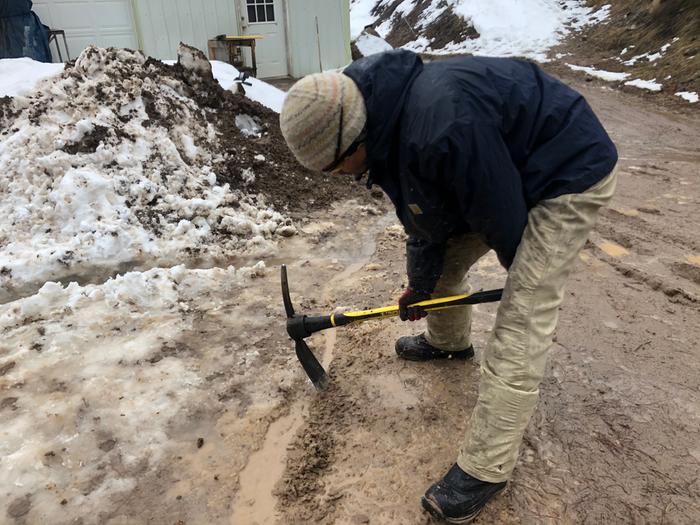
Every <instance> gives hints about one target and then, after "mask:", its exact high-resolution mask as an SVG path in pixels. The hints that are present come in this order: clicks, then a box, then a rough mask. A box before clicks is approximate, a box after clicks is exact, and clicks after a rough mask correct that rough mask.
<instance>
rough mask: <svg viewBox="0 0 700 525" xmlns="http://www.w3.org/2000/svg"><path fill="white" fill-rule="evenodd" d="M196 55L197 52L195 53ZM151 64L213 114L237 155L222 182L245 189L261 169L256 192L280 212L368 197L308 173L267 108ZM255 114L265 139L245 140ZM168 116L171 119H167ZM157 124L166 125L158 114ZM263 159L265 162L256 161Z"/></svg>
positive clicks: (224, 146)
mask: <svg viewBox="0 0 700 525" xmlns="http://www.w3.org/2000/svg"><path fill="white" fill-rule="evenodd" d="M195 51H196V50H195ZM151 62H152V63H153V64H154V65H155V66H156V67H157V68H158V69H159V72H160V73H161V74H162V75H164V76H174V77H176V78H178V79H180V80H186V81H189V82H190V87H191V88H192V91H191V93H188V95H189V96H191V97H192V98H194V99H195V100H196V101H197V102H198V104H199V105H200V106H201V107H202V108H204V109H205V110H207V117H208V119H209V120H210V122H212V123H213V124H214V125H215V126H216V128H217V130H218V131H219V133H220V134H221V136H220V144H219V147H220V149H221V153H223V154H226V153H228V154H232V152H235V154H234V162H227V163H226V164H225V165H224V166H221V168H222V169H223V170H224V171H223V173H221V176H220V181H221V182H224V183H225V182H228V183H229V184H231V186H232V187H240V186H241V184H242V176H241V172H242V170H244V169H246V168H255V170H254V171H255V174H256V178H255V182H254V183H253V184H252V186H251V189H252V190H253V191H256V192H260V193H262V194H264V195H265V196H266V197H268V198H269V200H270V201H271V202H272V203H273V204H274V205H275V207H276V208H278V209H280V210H288V211H290V212H295V211H307V210H314V209H318V208H325V207H328V206H330V204H331V203H333V202H335V201H337V200H339V199H344V198H347V197H350V196H353V197H357V198H365V197H366V192H362V191H361V190H360V188H358V187H356V186H348V184H347V181H346V180H344V179H343V178H341V177H335V176H329V175H325V174H323V173H318V172H314V171H311V170H307V169H306V168H304V167H303V166H301V165H300V164H299V163H298V162H297V161H296V159H295V158H294V156H293V155H292V153H291V152H290V151H289V149H288V148H287V146H286V144H285V142H284V137H283V136H282V132H281V131H280V127H279V115H278V114H277V113H275V112H274V111H272V110H270V109H268V108H266V107H265V106H263V105H262V104H259V103H258V102H255V101H253V100H250V99H249V98H247V97H245V96H243V95H242V94H239V93H236V94H234V93H232V92H231V91H227V90H224V89H223V88H222V87H221V86H220V85H219V83H218V82H216V80H214V78H213V77H210V78H203V77H202V76H201V75H189V74H188V72H187V71H186V70H184V69H183V68H182V67H181V66H180V65H179V64H175V65H173V66H168V65H166V64H163V63H162V62H159V61H157V60H153V59H151ZM241 114H245V115H250V116H252V117H254V118H255V119H256V121H257V122H258V123H259V124H260V125H261V127H262V129H263V133H262V136H261V137H260V138H257V139H256V138H251V137H246V136H244V135H243V134H242V133H241V131H240V130H239V129H238V127H237V126H236V124H235V119H236V116H237V115H241ZM166 117H167V116H166ZM152 120H154V121H155V122H157V123H161V124H162V123H163V116H161V115H158V114H157V112H156V113H154V114H153V115H152ZM257 155H263V156H264V157H265V159H266V160H265V161H259V160H256V159H255V157H256V156H257Z"/></svg>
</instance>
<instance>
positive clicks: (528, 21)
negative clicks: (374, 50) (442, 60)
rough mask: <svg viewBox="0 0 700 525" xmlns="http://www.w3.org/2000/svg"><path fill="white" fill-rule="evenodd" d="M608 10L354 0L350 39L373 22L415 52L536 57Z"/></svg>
mask: <svg viewBox="0 0 700 525" xmlns="http://www.w3.org/2000/svg"><path fill="white" fill-rule="evenodd" d="M609 10H610V6H608V5H606V6H603V7H602V8H600V9H598V10H595V9H593V8H590V7H587V6H586V5H585V2H582V1H579V0H519V1H517V2H516V1H513V0H399V1H394V0H352V1H351V6H350V13H351V32H352V35H353V37H356V36H357V35H359V34H360V32H361V31H362V30H363V28H364V26H366V25H368V24H374V27H375V29H376V30H377V32H378V33H379V35H380V36H381V37H382V38H384V39H386V40H388V41H389V43H391V44H393V45H401V46H402V47H404V48H407V49H411V50H414V51H417V52H424V53H434V54H450V53H472V54H475V55H492V56H521V57H528V58H532V59H534V60H538V61H546V60H547V51H548V50H549V48H551V47H552V46H554V45H556V44H557V43H558V42H559V41H560V40H561V39H562V38H563V37H564V36H565V35H567V34H568V33H570V32H571V31H572V30H577V29H580V28H582V27H584V26H586V25H589V24H595V23H599V22H601V21H603V20H605V19H606V18H607V17H608V15H609ZM449 33H453V34H452V35H450V34H449ZM450 36H452V37H453V38H449V37H450Z"/></svg>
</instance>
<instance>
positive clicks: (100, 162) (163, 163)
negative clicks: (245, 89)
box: [0, 47, 289, 303]
mask: <svg viewBox="0 0 700 525" xmlns="http://www.w3.org/2000/svg"><path fill="white" fill-rule="evenodd" d="M193 64H194V63H193ZM195 65H197V68H196V69H201V68H205V70H206V68H208V67H209V66H208V62H207V61H206V59H204V60H203V62H202V63H201V64H195ZM185 71H186V73H185V74H184V75H185V76H187V75H189V80H187V78H182V77H179V76H178V75H177V74H175V72H174V68H168V67H167V66H164V65H163V64H162V63H159V62H155V61H150V60H147V59H146V57H145V56H144V55H143V54H141V53H140V52H132V51H129V50H124V49H110V50H105V49H99V48H96V47H88V48H87V49H86V50H85V51H84V52H83V53H82V54H81V55H80V56H79V57H78V58H77V60H76V62H75V65H74V66H73V67H71V68H68V69H66V71H64V72H63V73H62V74H60V75H59V76H57V77H54V78H51V79H47V80H43V81H41V82H40V83H39V85H38V86H37V90H36V92H35V93H33V94H31V96H28V97H22V96H18V97H16V98H15V99H14V109H15V111H18V114H16V115H14V116H13V117H11V118H10V121H9V122H7V123H6V124H5V126H4V127H2V128H0V129H2V131H1V132H0V216H2V217H3V220H2V221H1V222H0V246H2V247H3V249H2V252H1V253H0V303H2V302H6V301H8V300H10V299H12V298H15V297H18V296H21V295H26V294H27V293H32V292H33V291H34V290H36V289H38V288H39V287H40V286H41V284H43V283H44V282H46V281H47V280H58V279H68V278H71V279H73V278H79V279H81V280H82V282H86V281H87V282H90V281H91V276H97V277H98V278H99V279H101V280H104V278H106V277H107V276H108V275H111V274H113V273H114V272H116V271H124V270H125V269H129V268H140V269H147V268H151V267H153V266H162V265H164V266H173V265H175V264H178V263H181V262H186V261H188V260H191V259H193V258H197V259H198V260H200V261H201V263H204V264H206V263H207V261H209V263H211V261H215V260H217V259H226V258H229V257H231V255H232V254H238V255H241V254H252V255H254V254H265V253H269V252H270V250H271V249H272V247H273V237H274V236H275V234H276V233H279V232H280V231H281V229H283V228H285V227H289V221H288V220H287V219H285V217H283V216H282V215H280V214H279V213H277V212H275V211H274V210H272V209H271V208H270V207H269V206H267V205H266V204H265V202H264V200H262V198H260V197H259V196H257V195H251V194H249V193H247V192H246V191H245V184H244V182H243V175H242V173H241V174H239V176H240V177H241V182H240V184H241V187H237V188H231V187H230V186H229V185H228V184H220V183H218V182H217V181H218V174H219V173H221V172H224V173H230V171H231V166H232V165H235V163H236V161H235V155H236V154H237V152H235V151H233V152H230V156H228V153H227V154H226V155H223V154H220V153H217V150H216V148H215V146H216V144H217V141H218V136H217V132H216V130H215V129H214V127H213V125H212V124H211V122H210V116H211V111H212V110H209V109H207V108H205V107H202V106H201V105H200V104H199V103H198V102H197V101H196V100H195V99H194V98H193V97H196V96H205V95H206V89H205V87H204V84H203V83H201V82H200V81H201V80H202V79H203V78H204V77H203V76H202V74H203V73H202V71H196V70H192V71H190V72H189V73H187V71H188V70H185ZM210 78H211V77H210ZM198 82H199V84H198ZM211 82H213V79H212V80H211ZM190 83H194V84H192V85H190ZM193 86H194V87H193ZM209 96H210V98H212V97H213V98H217V97H215V96H214V95H209ZM215 102H218V100H215ZM1 115H2V113H0V119H1V118H2V117H1ZM244 168H246V167H245V166H244ZM76 276H77V277H76Z"/></svg>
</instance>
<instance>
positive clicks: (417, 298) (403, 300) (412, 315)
mask: <svg viewBox="0 0 700 525" xmlns="http://www.w3.org/2000/svg"><path fill="white" fill-rule="evenodd" d="M428 299H430V294H429V293H427V292H419V291H417V290H414V289H413V288H406V291H405V292H404V293H403V294H402V295H401V297H399V317H400V318H401V320H402V321H406V320H408V321H418V320H419V319H423V317H425V316H426V315H428V312H426V311H425V310H424V309H423V308H421V307H420V306H414V307H412V308H409V307H408V305H409V304H414V303H419V302H421V301H426V300H428Z"/></svg>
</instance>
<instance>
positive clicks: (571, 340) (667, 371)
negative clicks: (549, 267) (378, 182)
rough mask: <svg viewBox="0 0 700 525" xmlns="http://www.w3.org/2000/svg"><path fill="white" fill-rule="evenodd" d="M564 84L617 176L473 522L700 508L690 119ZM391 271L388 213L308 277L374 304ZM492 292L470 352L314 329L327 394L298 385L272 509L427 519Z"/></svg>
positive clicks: (698, 276)
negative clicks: (430, 357) (360, 259)
mask: <svg viewBox="0 0 700 525" xmlns="http://www.w3.org/2000/svg"><path fill="white" fill-rule="evenodd" d="M572 82H575V80H572ZM576 87H577V88H579V89H580V90H581V91H583V92H584V94H585V95H586V96H587V98H588V99H589V101H590V102H591V104H592V105H593V106H594V108H595V109H596V110H597V112H598V113H599V115H600V116H601V119H602V120H603V121H604V123H605V125H606V127H607V128H608V129H609V131H610V132H611V134H612V135H613V137H614V139H615V141H616V143H617V144H618V146H619V150H620V168H621V173H620V182H619V186H618V190H617V195H616V197H615V199H614V202H613V203H612V205H611V206H610V208H609V209H607V210H605V211H604V212H603V214H602V216H601V218H600V221H599V225H598V226H597V228H596V230H595V232H594V234H593V235H592V237H591V239H590V242H589V243H588V244H587V246H586V248H585V249H584V251H583V253H582V254H581V258H580V259H581V260H580V262H579V264H578V266H577V268H576V271H575V273H574V275H573V277H572V278H571V280H570V284H569V286H568V291H567V295H566V299H565V301H564V305H563V307H562V312H561V320H560V323H559V328H558V331H557V336H556V340H555V341H556V342H555V344H554V346H553V348H552V351H551V356H550V363H549V367H548V372H547V375H546V379H545V381H544V383H543V385H542V388H541V398H540V403H539V407H538V410H537V412H536V414H535V416H534V417H533V419H532V421H531V423H530V425H529V427H528V430H527V432H526V435H525V441H524V446H523V448H522V450H521V459H520V461H519V464H518V466H517V468H516V471H515V474H514V478H513V480H512V482H511V483H510V485H509V488H508V489H507V490H506V491H505V492H504V493H503V494H502V495H501V496H499V497H498V498H497V499H496V500H495V501H494V502H493V504H491V505H490V506H489V507H488V508H487V509H486V511H485V512H484V513H483V514H482V515H481V517H480V518H479V519H478V522H480V523H493V522H496V523H547V522H549V523H574V522H575V523H627V522H633V523H643V522H653V523H697V522H698V521H700V503H698V502H700V480H699V479H698V471H699V468H700V439H699V438H698V436H699V435H700V405H699V403H698V385H699V381H698V377H700V347H699V346H698V342H697V341H698V339H700V218H699V216H698V213H699V211H700V207H699V204H700V145H699V144H698V142H697V137H699V136H700V121H698V119H697V118H695V119H693V118H688V116H679V115H677V114H671V113H665V112H661V111H654V110H650V109H648V107H645V105H643V103H642V102H641V101H639V100H638V99H635V98H632V97H630V96H628V95H625V94H622V93H619V92H615V91H611V90H608V89H603V88H600V87H597V86H591V85H586V84H583V83H581V84H580V85H577V86H576ZM696 116H697V114H696ZM374 220H375V218H374V217H369V218H366V219H363V220H362V224H363V226H365V225H366V226H365V227H368V226H369V225H370V224H372V221H374ZM391 224H393V223H391ZM471 278H472V285H473V286H474V287H475V288H476V289H479V288H484V289H488V288H492V287H500V286H502V284H503V281H504V279H505V273H504V272H503V271H502V270H501V269H500V267H499V266H498V264H497V262H496V260H495V257H494V256H493V254H491V255H489V256H487V257H486V258H485V259H484V260H482V261H481V262H480V263H479V265H478V266H477V267H476V269H475V271H473V273H472V277H471ZM403 280H404V257H403V237H402V235H401V231H400V229H398V228H396V227H395V226H392V225H390V226H389V227H388V228H386V229H384V230H383V231H380V232H379V234H378V236H377V240H376V249H375V250H374V253H373V254H372V255H371V256H370V257H369V259H368V260H367V262H366V264H365V265H364V266H362V267H360V268H358V269H357V270H356V271H353V272H346V273H345V275H344V276H343V278H342V279H337V280H335V281H333V282H330V283H327V284H326V285H325V286H323V287H322V291H321V290H319V291H317V292H316V293H321V294H323V295H325V297H327V298H328V299H329V300H330V299H335V302H336V303H337V304H343V305H353V306H359V307H361V306H369V305H378V304H382V303H386V302H387V301H390V300H391V299H392V298H395V297H396V296H397V295H398V293H399V292H400V287H401V283H402V282H403ZM307 292H308V293H309V294H311V293H312V292H315V291H314V290H313V289H309V290H308V291H307ZM331 302H333V301H331ZM314 306H318V307H321V306H324V305H322V304H319V305H314ZM495 308H496V307H495V306H493V305H480V306H478V307H476V313H475V320H474V327H473V332H474V335H473V338H474V343H475V346H476V348H477V356H476V361H475V362H469V363H459V362H444V363H431V364H415V363H406V362H401V361H399V360H397V359H396V357H395V355H394V352H393V343H394V340H395V339H396V338H397V337H398V336H400V335H404V334H408V333H418V332H419V331H421V330H422V326H421V325H420V324H402V323H400V322H399V321H386V322H381V323H377V322H375V323H365V324H363V325H359V326H357V327H350V328H345V329H339V330H338V331H337V333H336V334H332V335H325V336H324V335H317V336H314V338H313V339H312V341H313V347H314V348H315V349H316V350H317V353H321V352H322V350H323V349H324V348H326V347H327V346H328V338H331V337H332V345H331V346H332V347H333V359H332V361H331V363H330V373H331V377H332V380H333V386H332V388H331V390H330V391H329V392H327V393H325V394H324V395H323V396H318V395H316V394H315V393H314V392H313V391H312V389H311V388H310V387H309V386H308V385H307V386H306V394H305V395H306V397H307V399H308V401H306V402H305V411H306V413H305V419H304V422H303V424H301V426H300V428H299V430H298V433H297V436H296V438H295V439H294V440H293V442H292V443H291V444H290V446H289V453H288V458H287V465H286V469H285V472H284V474H283V479H282V481H281V482H280V483H279V484H278V485H277V486H276V495H277V499H278V507H277V512H278V513H277V519H278V521H279V522H280V523H308V522H320V523H380V524H384V523H386V524H389V523H391V524H394V523H406V524H409V523H429V522H430V519H429V517H428V516H427V514H425V513H424V512H422V510H421V508H420V504H419V500H420V496H421V495H422V494H423V492H424V491H425V489H426V488H427V487H428V486H429V485H430V483H432V482H433V481H434V480H436V479H437V478H439V477H440V476H442V475H443V474H444V472H445V471H446V470H447V468H449V466H450V465H451V464H452V463H453V462H454V459H455V457H456V453H457V448H458V446H459V443H460V440H461V435H462V433H463V431H464V428H465V423H466V419H467V417H468V415H469V413H470V410H471V407H472V406H473V404H474V402H475V400H476V395H477V386H478V366H477V363H478V360H479V357H480V350H481V349H483V347H484V344H485V343H486V341H487V339H488V334H489V330H490V329H491V327H492V324H493V321H494V317H495ZM324 337H325V339H324ZM241 523H243V522H241Z"/></svg>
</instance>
